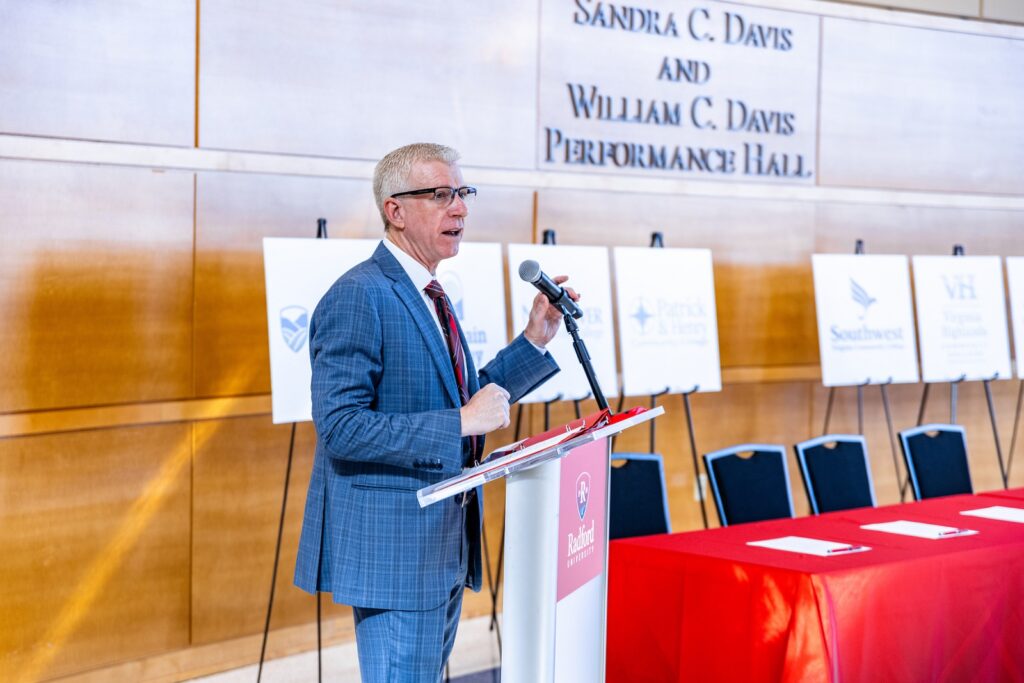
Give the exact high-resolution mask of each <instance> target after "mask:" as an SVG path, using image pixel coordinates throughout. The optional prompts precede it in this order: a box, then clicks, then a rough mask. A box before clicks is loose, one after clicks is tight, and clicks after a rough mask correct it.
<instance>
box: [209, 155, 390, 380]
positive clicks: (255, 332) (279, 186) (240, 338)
mask: <svg viewBox="0 0 1024 683" xmlns="http://www.w3.org/2000/svg"><path fill="white" fill-rule="evenodd" d="M372 197H373V195H372V192H371V189H370V183H369V182H367V181H356V180H337V179H325V178H300V177H288V176H264V175H237V174H227V173H201V174H199V176H198V178H197V187H196V313H195V315H196V317H195V326H196V337H195V349H196V383H195V390H196V395H197V396H230V395H233V394H249V393H269V392H270V365H269V363H270V360H269V351H268V349H267V302H266V294H265V286H264V274H263V238H264V237H315V236H316V220H317V218H326V219H327V228H328V234H329V235H331V236H332V237H373V236H376V235H377V234H380V233H381V232H383V229H380V230H378V229H377V227H376V226H377V225H378V224H379V221H380V219H379V218H378V217H376V216H377V214H376V210H375V209H374V207H373V199H372Z"/></svg>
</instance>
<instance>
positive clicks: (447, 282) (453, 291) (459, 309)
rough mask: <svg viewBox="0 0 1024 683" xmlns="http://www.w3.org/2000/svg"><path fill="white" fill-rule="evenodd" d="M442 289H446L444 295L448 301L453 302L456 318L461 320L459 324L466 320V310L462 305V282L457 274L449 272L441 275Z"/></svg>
mask: <svg viewBox="0 0 1024 683" xmlns="http://www.w3.org/2000/svg"><path fill="white" fill-rule="evenodd" d="M440 281H441V287H442V288H443V289H444V293H445V294H447V295H448V300H449V301H451V302H452V310H453V311H455V317H456V318H458V319H459V322H460V323H461V322H463V321H464V320H465V310H464V307H463V305H462V298H463V295H462V280H460V279H459V276H458V275H456V274H455V273H453V272H451V271H448V272H446V273H442V274H441V280H440Z"/></svg>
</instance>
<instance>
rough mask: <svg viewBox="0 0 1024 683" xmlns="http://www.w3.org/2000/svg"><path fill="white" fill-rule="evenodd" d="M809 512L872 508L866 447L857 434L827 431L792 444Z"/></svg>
mask: <svg viewBox="0 0 1024 683" xmlns="http://www.w3.org/2000/svg"><path fill="white" fill-rule="evenodd" d="M793 450H795V451H796V460H797V462H798V463H799V464H800V477H801V478H802V479H803V481H804V488H805V489H806V490H807V500H808V501H809V502H810V504H811V511H812V512H814V514H816V515H818V514H821V513H822V512H832V511H834V510H849V509H851V508H863V507H875V506H876V505H877V503H876V502H875V487H874V486H873V485H872V483H871V465H870V464H869V463H868V446H867V443H866V442H865V441H864V437H863V436H859V435H857V434H827V435H825V436H819V437H818V438H817V439H810V440H808V441H802V442H800V443H798V444H796V445H795V446H793Z"/></svg>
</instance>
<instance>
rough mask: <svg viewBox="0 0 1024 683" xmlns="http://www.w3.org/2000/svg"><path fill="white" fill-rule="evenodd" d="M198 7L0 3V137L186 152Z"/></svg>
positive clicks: (182, 0)
mask: <svg viewBox="0 0 1024 683" xmlns="http://www.w3.org/2000/svg"><path fill="white" fill-rule="evenodd" d="M195 42H196V3H195V2H190V1H187V0H179V1H178V2H162V1H161V0H139V1H137V2H127V3H126V2H118V3H104V2H52V1H49V2H5V3H3V6H2V7H0V99H2V100H3V103H4V106H3V107H0V132H3V133H18V134H24V135H46V136H51V137H61V138H84V139H89V140H112V141H117V142H143V143H149V144H156V145H177V146H188V147H191V146H192V144H193V140H194V121H195V74H196V68H195V54H196V48H195Z"/></svg>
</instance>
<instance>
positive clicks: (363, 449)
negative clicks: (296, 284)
mask: <svg viewBox="0 0 1024 683" xmlns="http://www.w3.org/2000/svg"><path fill="white" fill-rule="evenodd" d="M457 161H458V153H457V152H455V151H454V150H452V149H450V148H448V147H444V146H441V145H433V144H417V145H409V146H406V147H402V148H400V149H397V150H395V151H393V152H391V153H389V154H388V155H387V156H385V157H384V158H383V159H381V161H380V163H378V164H377V167H376V169H375V172H374V179H373V189H374V196H375V199H376V202H377V207H378V208H379V209H380V213H381V217H382V218H383V220H384V230H385V233H384V235H385V238H384V240H383V241H382V242H381V244H380V245H379V246H378V247H377V249H376V251H375V252H374V254H373V256H372V257H371V258H370V259H369V260H367V261H364V262H363V263H361V264H359V265H357V266H356V267H354V268H353V269H352V270H350V271H349V272H347V273H346V274H345V275H343V276H342V277H341V278H339V279H338V281H337V282H335V283H334V285H333V286H332V287H331V288H330V289H329V290H328V292H327V294H325V295H324V297H323V299H321V300H320V303H319V304H318V305H317V307H316V310H315V311H314V313H313V319H312V321H311V323H310V327H309V349H310V356H311V360H312V365H313V380H312V395H313V423H314V425H315V427H316V432H317V449H316V457H315V461H314V464H313V473H312V477H311V479H310V483H309V493H308V496H307V499H306V509H305V517H304V519H303V524H302V537H301V540H300V542H299V553H298V558H297V561H296V567H295V583H296V585H297V586H299V587H300V588H302V589H303V590H306V591H308V592H311V593H314V592H316V591H325V592H330V593H332V594H333V597H334V600H335V602H340V603H343V604H347V605H352V606H353V614H354V618H355V625H356V642H357V647H358V651H359V665H360V671H361V673H362V677H363V680H364V681H373V682H380V683H385V682H388V683H393V682H395V681H401V682H403V683H404V682H406V681H417V682H418V681H423V682H429V683H436V682H437V681H438V680H440V678H441V675H442V672H443V670H444V665H445V662H446V661H447V659H448V656H449V654H450V653H451V649H452V645H453V644H454V642H455V632H456V629H457V627H458V620H459V614H460V610H461V606H462V592H463V589H464V588H465V587H466V586H468V587H470V588H471V589H473V590H474V591H479V590H480V586H481V574H482V572H481V559H480V528H481V519H482V512H483V506H482V501H481V493H482V492H481V490H480V489H477V490H475V491H471V492H470V493H469V494H467V495H466V496H465V497H458V498H456V499H449V500H445V501H442V502H439V503H435V504H434V505H430V506H428V507H426V508H422V509H421V508H420V506H419V504H418V502H417V499H416V491H417V490H418V489H420V488H423V487H424V486H427V485H429V484H433V483H436V482H438V481H441V480H443V479H447V478H448V477H451V476H453V475H455V474H458V473H459V472H460V471H461V470H462V468H463V467H465V466H467V465H472V464H473V462H474V461H475V459H477V458H479V457H480V454H481V453H482V452H483V451H482V449H483V435H484V434H486V433H487V432H490V431H493V430H495V429H499V428H502V427H506V426H508V424H509V403H510V402H515V401H516V400H518V399H519V398H520V397H521V396H523V395H524V394H526V393H528V392H529V391H531V390H532V389H533V388H535V387H536V386H538V385H539V384H541V383H542V382H544V381H545V380H546V379H548V378H549V377H550V376H551V375H553V374H554V373H555V372H557V371H558V366H557V364H556V363H555V362H554V360H553V359H552V358H551V355H550V354H549V353H547V352H546V351H545V350H544V347H545V345H546V344H547V343H548V342H549V341H551V339H552V338H553V337H554V335H555V333H556V332H557V331H558V328H559V325H560V323H561V320H562V317H561V314H560V312H559V311H558V310H557V309H556V308H554V307H553V306H551V305H550V304H549V303H548V301H547V300H546V299H545V298H544V296H543V295H538V296H537V298H536V299H535V300H534V303H533V308H532V310H531V312H530V319H529V323H528V324H527V326H526V330H525V331H524V332H523V334H521V335H519V336H518V337H516V339H515V340H514V341H513V342H512V343H511V344H509V345H508V346H507V347H506V348H504V349H503V350H502V351H501V352H500V353H498V355H497V356H496V357H495V358H494V360H492V361H491V362H489V363H488V364H487V365H486V367H484V368H482V369H480V370H479V372H478V371H477V370H476V368H474V367H473V362H472V355H471V354H470V353H469V350H468V348H467V347H466V346H465V341H464V337H463V335H462V330H461V328H460V327H459V325H458V321H457V319H456V318H455V316H454V315H452V314H451V313H450V302H449V301H448V300H447V297H445V296H444V295H443V292H442V290H441V289H440V285H438V284H437V282H436V280H435V279H434V275H435V273H436V269H437V265H438V263H440V261H442V260H443V259H446V258H450V257H452V256H455V255H456V254H457V253H458V250H459V243H460V242H461V240H462V235H463V230H464V229H465V218H466V215H467V214H468V207H467V202H468V201H470V200H471V199H472V198H473V197H474V196H475V194H476V189H475V188H472V187H467V186H465V185H463V180H462V173H461V171H460V170H459V167H458V165H457V163H456V162H457ZM556 280H558V281H559V282H563V281H564V280H565V278H556ZM570 292H571V290H570ZM571 295H572V296H573V297H574V298H578V297H576V295H575V293H574V292H571Z"/></svg>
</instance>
